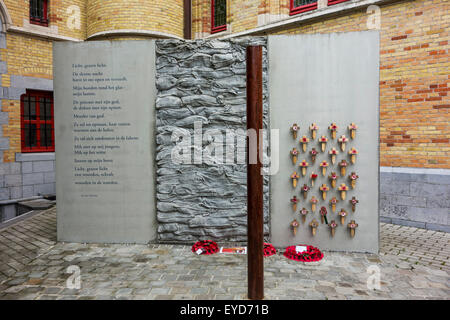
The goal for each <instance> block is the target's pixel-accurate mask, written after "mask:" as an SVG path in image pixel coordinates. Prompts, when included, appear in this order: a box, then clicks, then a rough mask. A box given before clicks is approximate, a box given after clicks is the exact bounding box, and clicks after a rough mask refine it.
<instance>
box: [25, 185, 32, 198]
mask: <svg viewBox="0 0 450 320" xmlns="http://www.w3.org/2000/svg"><path fill="white" fill-rule="evenodd" d="M33 196H35V194H34V187H33V186H23V187H22V197H24V198H29V197H33Z"/></svg>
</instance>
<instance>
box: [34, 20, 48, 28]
mask: <svg viewBox="0 0 450 320" xmlns="http://www.w3.org/2000/svg"><path fill="white" fill-rule="evenodd" d="M30 24H34V25H37V26H41V27H46V28H48V21H47V22H42V21H35V20H30Z"/></svg>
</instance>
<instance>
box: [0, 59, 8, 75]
mask: <svg viewBox="0 0 450 320" xmlns="http://www.w3.org/2000/svg"><path fill="white" fill-rule="evenodd" d="M0 73H2V74H3V73H8V64H7V63H6V61H0Z"/></svg>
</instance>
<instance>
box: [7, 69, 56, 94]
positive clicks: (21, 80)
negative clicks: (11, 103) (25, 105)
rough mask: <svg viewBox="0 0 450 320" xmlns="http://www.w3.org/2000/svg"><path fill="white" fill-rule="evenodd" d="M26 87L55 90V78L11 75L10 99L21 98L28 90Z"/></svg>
mask: <svg viewBox="0 0 450 320" xmlns="http://www.w3.org/2000/svg"><path fill="white" fill-rule="evenodd" d="M26 89H34V90H45V91H53V80H50V79H42V78H35V77H27V76H19V75H11V85H10V88H9V93H8V98H9V99H12V100H18V99H20V96H21V95H22V94H24V93H25V92H26Z"/></svg>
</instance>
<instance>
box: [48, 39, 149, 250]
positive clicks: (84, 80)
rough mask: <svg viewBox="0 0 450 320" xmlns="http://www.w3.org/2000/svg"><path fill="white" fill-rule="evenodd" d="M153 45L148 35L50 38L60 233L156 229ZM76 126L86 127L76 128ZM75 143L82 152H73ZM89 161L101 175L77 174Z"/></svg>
mask: <svg viewBox="0 0 450 320" xmlns="http://www.w3.org/2000/svg"><path fill="white" fill-rule="evenodd" d="M154 46H155V44H154V41H120V42H109V41H104V42H86V43H55V44H54V80H55V82H54V83H55V90H54V93H55V106H56V108H55V137H56V150H58V152H57V154H56V186H57V188H56V190H57V199H58V202H57V206H58V226H57V228H58V240H60V241H71V242H110V243H147V242H149V241H152V240H153V239H155V237H156V227H155V224H156V222H155V220H156V219H155V195H154V184H155V181H154V154H155V152H154V121H155V115H154V110H155V106H154V101H155V91H156V88H155V79H154V78H155V47H154ZM74 72H75V73H76V74H77V75H74ZM101 79H103V80H101ZM91 80H92V81H91ZM98 81H100V82H98ZM110 86H112V87H114V89H110V88H109V87H110ZM74 87H80V88H81V89H76V88H74ZM103 88H104V89H103ZM78 94H79V95H78ZM74 101H76V103H74ZM108 101H109V103H108ZM115 101H118V103H115V104H114V105H113V104H112V102H115ZM91 102H92V103H91ZM82 104H83V105H84V107H87V108H88V109H83V110H82V108H81V106H82ZM104 106H105V107H106V109H102V107H104ZM74 107H77V109H76V110H75V108H74ZM110 107H119V108H118V109H114V108H110ZM97 108H100V109H97ZM75 116H77V117H78V118H75ZM84 116H86V117H87V118H81V117H84ZM91 116H92V117H97V116H98V117H101V118H98V117H97V118H96V119H95V120H94V119H93V118H92V117H91ZM102 116H104V117H103V118H102ZM74 119H77V120H76V121H74ZM74 122H76V123H77V125H78V126H77V127H76V128H75V127H74ZM97 124H98V126H97ZM114 124H117V126H116V125H114ZM121 124H123V125H121ZM94 126H97V127H96V128H95V129H97V131H95V130H93V128H94ZM80 128H81V129H83V128H87V129H89V131H76V130H79V129H80ZM91 129H92V130H91ZM111 130H112V131H111ZM122 137H123V139H122ZM75 138H78V139H79V141H78V142H75V141H74V139H75ZM91 138H92V139H91ZM129 138H130V139H129ZM135 138H136V139H135ZM76 145H79V146H81V147H82V150H83V151H82V154H74V150H75V146H76ZM94 147H96V149H94ZM86 148H87V149H86ZM78 150H79V149H78ZM86 150H89V151H86ZM95 150H97V151H95ZM103 150H104V151H105V152H106V153H105V154H101V152H102V151H103ZM84 151H86V153H84ZM91 152H94V153H95V154H92V153H91ZM75 159H77V161H92V162H91V163H89V162H78V163H77V164H76V163H75ZM104 160H106V161H104ZM95 161H98V162H95ZM110 161H112V162H110ZM76 168H80V170H82V171H75V169H76ZM88 169H95V170H97V171H96V172H98V174H100V173H102V172H103V173H106V174H107V176H101V175H100V176H95V174H97V173H96V172H93V174H94V176H84V173H85V172H87V171H86V170H88ZM103 169H105V170H103ZM75 174H80V175H81V176H75ZM111 174H112V175H113V176H111Z"/></svg>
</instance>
